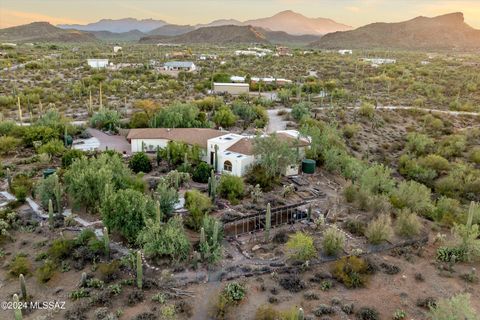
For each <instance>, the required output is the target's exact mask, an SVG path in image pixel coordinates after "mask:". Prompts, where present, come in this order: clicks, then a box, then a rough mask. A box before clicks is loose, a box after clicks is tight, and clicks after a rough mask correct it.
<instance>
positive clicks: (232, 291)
mask: <svg viewBox="0 0 480 320" xmlns="http://www.w3.org/2000/svg"><path fill="white" fill-rule="evenodd" d="M223 294H224V295H225V297H226V298H227V300H228V301H229V302H232V303H238V302H240V301H242V300H243V299H244V298H245V295H246V294H247V290H246V288H245V286H244V285H243V284H241V283H238V282H230V283H229V284H227V285H226V286H225V289H224V290H223Z"/></svg>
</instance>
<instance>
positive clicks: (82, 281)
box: [78, 272, 87, 288]
mask: <svg viewBox="0 0 480 320" xmlns="http://www.w3.org/2000/svg"><path fill="white" fill-rule="evenodd" d="M86 285H87V274H86V273H85V272H82V276H81V278H80V283H79V284H78V286H79V287H80V288H84V287H85V286H86Z"/></svg>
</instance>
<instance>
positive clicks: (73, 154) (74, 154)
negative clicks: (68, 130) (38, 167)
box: [62, 149, 85, 168]
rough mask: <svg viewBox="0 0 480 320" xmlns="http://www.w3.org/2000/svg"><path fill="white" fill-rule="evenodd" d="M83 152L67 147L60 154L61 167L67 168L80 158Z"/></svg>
mask: <svg viewBox="0 0 480 320" xmlns="http://www.w3.org/2000/svg"><path fill="white" fill-rule="evenodd" d="M84 154H85V153H84V152H83V151H82V150H77V149H69V150H67V151H66V152H65V153H64V154H63V156H62V167H63V168H68V167H70V165H71V164H72V163H73V161H75V159H79V158H81V157H82V156H83V155H84Z"/></svg>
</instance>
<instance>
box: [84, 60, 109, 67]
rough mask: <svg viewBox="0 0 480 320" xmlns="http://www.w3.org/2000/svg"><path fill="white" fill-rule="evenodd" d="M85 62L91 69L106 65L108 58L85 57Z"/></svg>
mask: <svg viewBox="0 0 480 320" xmlns="http://www.w3.org/2000/svg"><path fill="white" fill-rule="evenodd" d="M87 64H88V65H89V66H90V68H93V69H102V68H105V67H107V65H108V59H87Z"/></svg>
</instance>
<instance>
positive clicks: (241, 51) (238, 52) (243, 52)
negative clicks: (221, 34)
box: [235, 50, 267, 58]
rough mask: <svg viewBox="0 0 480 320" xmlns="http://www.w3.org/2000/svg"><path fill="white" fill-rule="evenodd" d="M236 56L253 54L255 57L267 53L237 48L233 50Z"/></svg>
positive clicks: (263, 55)
mask: <svg viewBox="0 0 480 320" xmlns="http://www.w3.org/2000/svg"><path fill="white" fill-rule="evenodd" d="M235 55H236V56H255V57H259V58H261V57H265V56H266V55H267V53H266V52H263V51H262V52H258V51H253V50H237V51H235Z"/></svg>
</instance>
